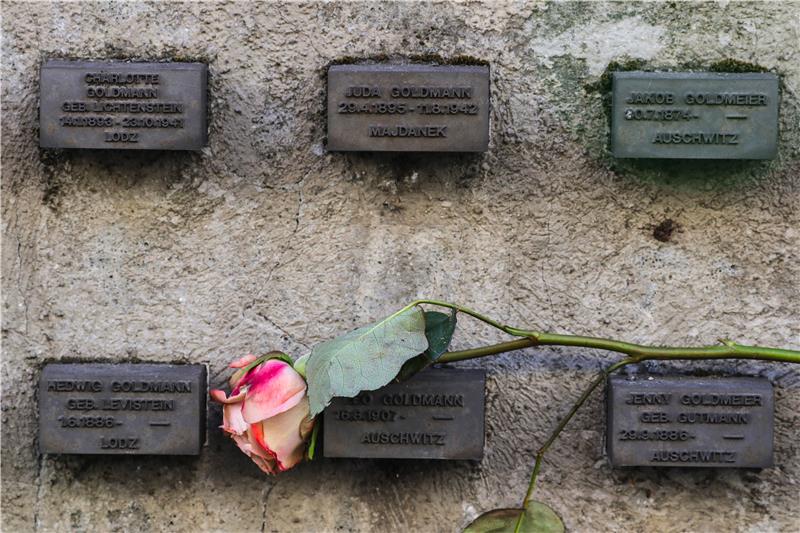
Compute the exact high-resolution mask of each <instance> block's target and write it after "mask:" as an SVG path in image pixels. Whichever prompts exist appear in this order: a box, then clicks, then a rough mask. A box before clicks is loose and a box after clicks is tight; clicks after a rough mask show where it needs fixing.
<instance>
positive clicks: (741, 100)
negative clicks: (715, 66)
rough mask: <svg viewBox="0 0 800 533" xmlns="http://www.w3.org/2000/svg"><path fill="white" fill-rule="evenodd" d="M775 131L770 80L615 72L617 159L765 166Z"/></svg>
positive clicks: (775, 101) (773, 81)
mask: <svg viewBox="0 0 800 533" xmlns="http://www.w3.org/2000/svg"><path fill="white" fill-rule="evenodd" d="M777 132H778V80H777V76H775V75H773V74H716V73H652V72H616V73H614V88H613V112H612V136H611V137H612V145H613V150H614V155H615V156H617V157H647V158H660V157H663V158H691V159H702V158H710V159H770V158H772V157H774V156H775V153H776V150H777Z"/></svg>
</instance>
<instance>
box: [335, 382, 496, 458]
mask: <svg viewBox="0 0 800 533" xmlns="http://www.w3.org/2000/svg"><path fill="white" fill-rule="evenodd" d="M484 383H485V373H484V372H483V371H482V370H454V369H446V370H427V371H425V372H422V373H420V374H417V375H416V376H414V377H413V378H412V379H410V380H409V381H406V382H404V383H393V384H390V385H387V386H386V387H383V388H381V389H379V390H376V391H368V392H363V393H361V394H359V395H358V396H357V397H355V398H335V399H334V401H333V402H332V403H331V405H330V407H328V408H327V409H325V420H324V426H323V427H324V453H325V457H362V458H394V459H480V458H481V457H482V455H483V440H484V429H483V428H484Z"/></svg>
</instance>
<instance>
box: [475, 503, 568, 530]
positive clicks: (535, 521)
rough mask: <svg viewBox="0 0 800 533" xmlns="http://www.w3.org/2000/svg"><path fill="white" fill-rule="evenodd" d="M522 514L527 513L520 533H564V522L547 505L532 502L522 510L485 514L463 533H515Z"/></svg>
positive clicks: (502, 510) (506, 510)
mask: <svg viewBox="0 0 800 533" xmlns="http://www.w3.org/2000/svg"><path fill="white" fill-rule="evenodd" d="M520 513H525V516H524V518H523V519H522V524H521V527H520V529H519V532H520V533H564V531H565V529H564V522H562V521H561V518H560V517H559V516H558V515H557V514H556V512H555V511H553V510H552V509H551V508H550V507H548V506H547V505H545V504H543V503H541V502H537V501H532V502H530V503H529V504H528V509H527V510H526V511H524V510H522V509H495V510H493V511H489V512H488V513H483V514H482V515H480V516H479V517H478V518H476V519H475V521H474V522H472V523H471V524H470V525H468V526H467V527H466V529H464V531H463V533H514V528H515V527H516V525H517V519H519V515H520Z"/></svg>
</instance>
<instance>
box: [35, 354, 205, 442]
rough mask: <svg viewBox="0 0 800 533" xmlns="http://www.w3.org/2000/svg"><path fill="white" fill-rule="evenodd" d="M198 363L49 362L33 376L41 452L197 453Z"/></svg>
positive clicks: (201, 407) (200, 428)
mask: <svg viewBox="0 0 800 533" xmlns="http://www.w3.org/2000/svg"><path fill="white" fill-rule="evenodd" d="M205 385H206V369H205V367H204V366H202V365H157V364H84V363H76V364H50V365H47V366H46V367H45V368H44V370H43V371H42V375H41V377H40V380H39V448H40V450H41V452H42V453H74V454H101V453H127V454H159V455H160V454H169V455H173V454H174V455H197V454H198V453H200V447H201V446H202V444H203V441H204V440H205V397H206V386H205Z"/></svg>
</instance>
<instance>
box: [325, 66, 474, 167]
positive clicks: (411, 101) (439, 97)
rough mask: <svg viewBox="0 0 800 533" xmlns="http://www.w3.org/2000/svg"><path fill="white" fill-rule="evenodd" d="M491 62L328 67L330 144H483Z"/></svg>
mask: <svg viewBox="0 0 800 533" xmlns="http://www.w3.org/2000/svg"><path fill="white" fill-rule="evenodd" d="M488 144H489V67H485V66H430V65H334V66H332V67H330V68H329V69H328V149H329V150H334V151H398V152H483V151H486V149H487V148H488Z"/></svg>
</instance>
